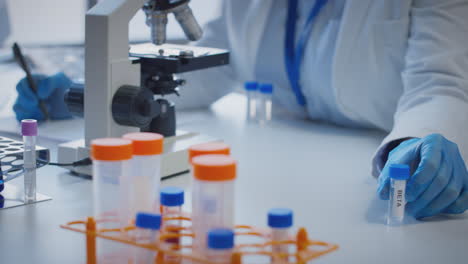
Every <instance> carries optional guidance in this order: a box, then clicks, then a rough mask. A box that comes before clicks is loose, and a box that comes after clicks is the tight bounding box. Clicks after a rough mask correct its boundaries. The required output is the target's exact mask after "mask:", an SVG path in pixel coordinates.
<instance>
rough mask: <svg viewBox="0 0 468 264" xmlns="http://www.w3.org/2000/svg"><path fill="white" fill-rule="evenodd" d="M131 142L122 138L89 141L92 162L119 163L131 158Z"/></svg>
mask: <svg viewBox="0 0 468 264" xmlns="http://www.w3.org/2000/svg"><path fill="white" fill-rule="evenodd" d="M132 152H133V151H132V141H130V140H128V139H122V138H98V139H95V140H92V141H91V157H92V159H93V160H101V161H119V160H129V159H131V158H132Z"/></svg>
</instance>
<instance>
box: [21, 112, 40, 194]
mask: <svg viewBox="0 0 468 264" xmlns="http://www.w3.org/2000/svg"><path fill="white" fill-rule="evenodd" d="M21 135H22V136H23V145H24V154H23V162H24V163H23V168H24V202H25V203H32V202H35V201H36V136H37V121H36V120H34V119H24V120H22V121H21Z"/></svg>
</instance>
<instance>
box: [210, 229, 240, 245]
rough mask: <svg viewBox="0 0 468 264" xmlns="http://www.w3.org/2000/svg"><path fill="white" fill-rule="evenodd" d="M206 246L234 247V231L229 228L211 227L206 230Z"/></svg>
mask: <svg viewBox="0 0 468 264" xmlns="http://www.w3.org/2000/svg"><path fill="white" fill-rule="evenodd" d="M208 248H210V249H231V248H234V232H233V231H232V230H231V229H227V228H219V229H211V230H210V231H209V232H208Z"/></svg>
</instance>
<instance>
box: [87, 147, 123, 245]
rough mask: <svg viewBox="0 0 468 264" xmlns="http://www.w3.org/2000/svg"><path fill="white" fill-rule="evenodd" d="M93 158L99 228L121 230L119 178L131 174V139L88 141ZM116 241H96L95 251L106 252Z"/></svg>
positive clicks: (96, 216) (121, 189)
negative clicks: (96, 247)
mask: <svg viewBox="0 0 468 264" xmlns="http://www.w3.org/2000/svg"><path fill="white" fill-rule="evenodd" d="M91 157H92V159H93V177H94V178H93V199H94V217H95V219H96V220H97V221H98V223H99V226H98V228H99V229H120V228H123V227H124V226H125V225H126V223H125V222H124V219H123V218H122V210H123V209H125V208H128V205H129V201H128V196H127V195H122V192H124V191H125V188H124V187H125V186H122V180H123V179H124V178H125V177H127V176H128V175H129V173H130V159H131V158H132V142H131V141H130V140H128V139H122V138H100V139H95V140H92V141H91ZM110 250H115V244H112V243H111V242H109V241H100V240H98V252H100V254H108V253H109V252H110Z"/></svg>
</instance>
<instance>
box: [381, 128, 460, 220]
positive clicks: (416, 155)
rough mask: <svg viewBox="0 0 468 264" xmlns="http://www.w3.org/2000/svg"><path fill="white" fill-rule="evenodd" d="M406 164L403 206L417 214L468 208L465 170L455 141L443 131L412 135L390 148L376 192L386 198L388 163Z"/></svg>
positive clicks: (456, 212)
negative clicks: (406, 178) (411, 137)
mask: <svg viewBox="0 0 468 264" xmlns="http://www.w3.org/2000/svg"><path fill="white" fill-rule="evenodd" d="M391 164H407V165H409V166H410V168H411V172H412V174H411V177H410V179H409V180H408V183H407V189H406V199H407V202H408V203H407V205H406V210H407V212H408V213H409V214H411V215H413V216H415V217H416V218H424V217H429V216H434V215H437V214H439V213H449V214H460V213H463V212H465V210H467V209H468V172H467V170H466V166H465V162H464V161H463V158H462V156H461V154H460V152H459V150H458V147H457V145H456V144H455V143H453V142H451V141H449V140H447V139H446V138H444V137H443V136H442V135H439V134H432V135H429V136H427V137H425V138H422V139H419V138H413V139H409V140H406V141H404V142H402V143H401V144H400V145H399V146H398V147H396V148H395V149H393V150H392V151H391V152H390V154H389V156H388V160H387V163H386V164H385V167H384V169H383V170H382V173H381V174H380V177H379V186H378V190H377V192H378V194H379V196H380V198H381V199H384V200H387V199H389V183H390V176H389V166H390V165H391Z"/></svg>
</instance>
